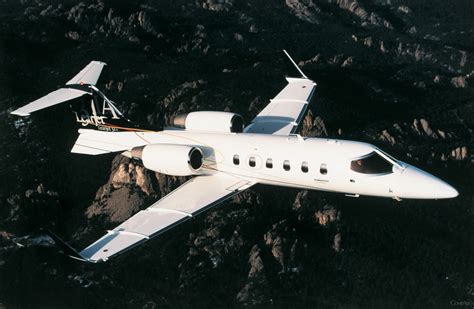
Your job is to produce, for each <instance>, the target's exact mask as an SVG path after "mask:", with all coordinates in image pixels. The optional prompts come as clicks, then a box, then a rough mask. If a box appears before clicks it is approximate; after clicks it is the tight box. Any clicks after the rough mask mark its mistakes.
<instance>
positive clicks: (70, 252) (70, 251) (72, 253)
mask: <svg viewBox="0 0 474 309" xmlns="http://www.w3.org/2000/svg"><path fill="white" fill-rule="evenodd" d="M45 232H46V234H47V235H48V236H49V237H51V238H52V239H53V240H54V243H55V244H56V246H58V247H59V249H60V250H61V251H62V252H63V253H64V254H66V255H67V256H69V257H71V258H73V259H75V260H79V261H82V262H93V261H91V260H89V259H87V258H85V257H83V256H82V255H81V254H80V253H79V252H77V250H76V249H74V248H73V247H71V246H70V245H69V244H68V243H66V242H65V241H64V240H62V239H61V238H59V236H58V235H56V234H54V233H53V232H52V231H50V230H46V231H45Z"/></svg>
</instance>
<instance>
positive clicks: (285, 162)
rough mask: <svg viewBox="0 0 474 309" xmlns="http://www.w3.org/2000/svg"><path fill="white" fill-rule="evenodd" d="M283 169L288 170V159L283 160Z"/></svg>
mask: <svg viewBox="0 0 474 309" xmlns="http://www.w3.org/2000/svg"><path fill="white" fill-rule="evenodd" d="M283 169H284V170H285V171H289V170H290V161H288V160H285V161H283Z"/></svg>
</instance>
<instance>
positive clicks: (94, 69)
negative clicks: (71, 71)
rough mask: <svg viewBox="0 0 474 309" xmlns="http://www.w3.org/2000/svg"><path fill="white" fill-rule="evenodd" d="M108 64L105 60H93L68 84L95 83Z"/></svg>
mask: <svg viewBox="0 0 474 309" xmlns="http://www.w3.org/2000/svg"><path fill="white" fill-rule="evenodd" d="M105 65H107V64H106V63H105V62H100V61H91V63H89V64H88V65H87V66H86V67H85V68H84V69H82V70H81V72H79V73H78V74H77V75H76V76H74V77H73V78H72V79H71V80H70V81H68V82H67V83H66V85H74V84H90V85H95V84H96V83H97V80H98V79H99V76H100V73H102V69H103V68H104V66H105Z"/></svg>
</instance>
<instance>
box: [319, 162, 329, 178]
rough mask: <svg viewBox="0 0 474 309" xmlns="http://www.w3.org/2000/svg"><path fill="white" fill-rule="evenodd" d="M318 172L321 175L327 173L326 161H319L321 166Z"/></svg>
mask: <svg viewBox="0 0 474 309" xmlns="http://www.w3.org/2000/svg"><path fill="white" fill-rule="evenodd" d="M319 172H320V173H321V175H327V173H328V166H327V164H326V163H321V166H320V167H319Z"/></svg>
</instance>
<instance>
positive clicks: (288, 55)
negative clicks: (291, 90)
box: [283, 49, 308, 79]
mask: <svg viewBox="0 0 474 309" xmlns="http://www.w3.org/2000/svg"><path fill="white" fill-rule="evenodd" d="M283 52H284V53H285V55H286V56H287V57H288V59H290V61H291V63H293V65H294V66H295V68H296V69H297V70H298V72H300V74H301V77H303V78H306V79H308V76H306V75H305V74H304V73H303V71H301V69H300V67H299V66H298V65H297V64H296V62H294V61H293V59H292V58H291V56H290V54H288V52H287V51H286V50H285V49H284V50H283Z"/></svg>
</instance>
